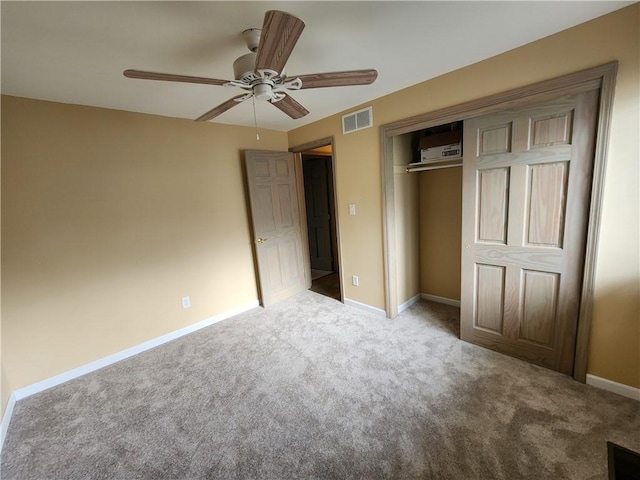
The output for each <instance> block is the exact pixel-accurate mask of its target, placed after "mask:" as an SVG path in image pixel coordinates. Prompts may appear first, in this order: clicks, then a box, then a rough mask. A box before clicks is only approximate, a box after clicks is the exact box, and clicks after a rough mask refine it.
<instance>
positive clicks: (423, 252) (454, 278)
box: [393, 122, 463, 313]
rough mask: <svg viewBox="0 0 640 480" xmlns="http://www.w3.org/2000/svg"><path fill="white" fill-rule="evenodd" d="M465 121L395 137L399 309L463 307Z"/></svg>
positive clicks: (399, 310)
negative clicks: (425, 304) (420, 304)
mask: <svg viewBox="0 0 640 480" xmlns="http://www.w3.org/2000/svg"><path fill="white" fill-rule="evenodd" d="M462 127H463V123H462V122H451V123H446V124H442V125H436V126H433V127H428V128H425V129H421V130H417V131H414V132H409V133H406V134H402V135H397V136H395V137H393V160H394V175H393V177H394V178H393V181H394V192H395V230H396V231H395V234H396V248H395V255H396V260H397V261H396V269H397V279H398V281H397V298H398V303H399V305H398V313H400V312H402V311H403V310H404V309H406V308H408V307H409V306H410V305H412V304H413V303H415V302H416V301H417V300H418V299H420V298H424V299H427V300H433V301H438V302H440V303H446V304H449V305H454V306H457V307H459V306H460V271H461V264H460V249H461V227H462V148H463V145H462V137H463V132H462Z"/></svg>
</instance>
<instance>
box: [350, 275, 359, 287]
mask: <svg viewBox="0 0 640 480" xmlns="http://www.w3.org/2000/svg"><path fill="white" fill-rule="evenodd" d="M351 283H353V286H354V287H357V286H358V285H360V279H359V278H358V275H354V276H353V277H351Z"/></svg>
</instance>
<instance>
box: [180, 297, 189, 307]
mask: <svg viewBox="0 0 640 480" xmlns="http://www.w3.org/2000/svg"><path fill="white" fill-rule="evenodd" d="M190 306H191V300H190V299H189V297H182V308H189V307H190Z"/></svg>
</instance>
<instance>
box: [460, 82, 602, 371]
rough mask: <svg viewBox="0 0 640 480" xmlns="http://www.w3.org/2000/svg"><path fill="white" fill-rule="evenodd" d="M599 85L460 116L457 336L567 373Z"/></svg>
mask: <svg viewBox="0 0 640 480" xmlns="http://www.w3.org/2000/svg"><path fill="white" fill-rule="evenodd" d="M597 107H598V96H597V90H591V91H589V92H585V93H581V94H578V95H575V96H571V97H564V98H561V99H558V100H556V101H553V102H548V103H545V104H542V105H536V106H534V107H528V108H522V109H515V110H510V111H505V112H502V113H500V114H493V115H487V116H482V117H477V118H473V119H470V120H467V121H465V124H464V160H463V207H462V210H463V214H462V219H463V226H462V299H461V338H462V339H463V340H465V341H469V342H472V343H476V344H478V345H482V346H485V347H488V348H491V349H494V350H497V351H500V352H503V353H507V354H510V355H513V356H516V357H519V358H522V359H525V360H528V361H530V362H532V363H536V364H539V365H543V366H546V367H548V368H551V369H554V370H558V371H560V372H563V373H566V374H571V373H572V370H573V360H574V353H575V352H574V350H575V341H576V330H577V318H578V313H579V307H580V305H579V303H580V294H581V290H582V275H583V267H584V253H585V245H586V230H587V222H588V216H589V203H590V194H591V180H592V165H593V149H594V143H595V142H594V139H595V125H596V117H597Z"/></svg>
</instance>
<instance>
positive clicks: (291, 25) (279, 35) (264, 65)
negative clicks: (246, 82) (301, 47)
mask: <svg viewBox="0 0 640 480" xmlns="http://www.w3.org/2000/svg"><path fill="white" fill-rule="evenodd" d="M303 29H304V22H303V21H302V20H300V19H299V18H297V17H294V16H293V15H291V14H289V13H285V12H280V11H278V10H269V11H268V12H267V13H265V15H264V23H263V25H262V33H261V34H260V44H259V45H258V51H257V56H256V67H255V71H256V72H260V71H268V72H275V74H280V73H282V70H284V65H285V64H286V63H287V60H288V59H289V55H291V52H292V51H293V47H295V46H296V43H297V42H298V38H300V34H301V33H302V30H303Z"/></svg>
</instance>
